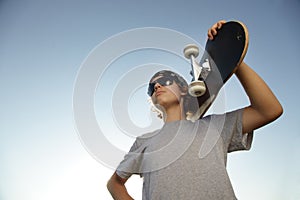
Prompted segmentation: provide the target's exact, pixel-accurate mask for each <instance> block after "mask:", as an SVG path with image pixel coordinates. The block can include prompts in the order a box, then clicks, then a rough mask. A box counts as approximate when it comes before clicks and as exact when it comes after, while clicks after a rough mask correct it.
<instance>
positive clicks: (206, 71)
mask: <svg viewBox="0 0 300 200" xmlns="http://www.w3.org/2000/svg"><path fill="white" fill-rule="evenodd" d="M248 42H249V39H248V30H247V27H246V26H245V25H244V24H243V23H242V22H239V21H229V22H226V23H225V24H223V25H222V28H221V29H219V30H218V34H217V35H216V36H215V37H214V39H213V40H207V42H206V45H205V51H204V53H203V55H202V57H201V59H200V61H199V62H197V60H196V58H197V56H198V55H199V48H198V47H197V46H196V45H194V44H190V45H187V46H186V47H185V48H184V50H183V52H184V56H185V57H186V58H187V59H189V60H190V62H191V68H192V70H191V75H192V77H193V78H192V81H191V83H190V84H189V87H188V92H189V94H190V95H191V96H193V97H195V98H197V101H198V105H199V109H198V110H197V111H196V112H195V111H194V116H193V119H194V120H195V119H199V118H202V117H203V116H204V114H205V113H206V111H207V110H208V109H209V107H210V106H211V105H212V103H213V101H214V100H215V98H216V96H217V94H218V92H219V91H220V89H221V88H222V86H223V85H224V84H225V83H226V82H227V81H228V79H229V78H230V77H231V76H232V74H233V73H234V72H235V70H236V69H237V67H238V66H239V65H240V63H241V62H242V61H243V59H244V57H245V55H246V52H247V49H248Z"/></svg>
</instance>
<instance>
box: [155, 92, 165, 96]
mask: <svg viewBox="0 0 300 200" xmlns="http://www.w3.org/2000/svg"><path fill="white" fill-rule="evenodd" d="M162 93H164V91H162V90H158V91H156V92H155V97H157V96H159V95H161V94H162Z"/></svg>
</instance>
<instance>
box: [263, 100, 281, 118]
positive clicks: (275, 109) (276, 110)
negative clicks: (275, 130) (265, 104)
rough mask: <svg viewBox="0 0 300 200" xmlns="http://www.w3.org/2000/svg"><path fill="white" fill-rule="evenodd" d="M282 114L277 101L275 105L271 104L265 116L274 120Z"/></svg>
mask: <svg viewBox="0 0 300 200" xmlns="http://www.w3.org/2000/svg"><path fill="white" fill-rule="evenodd" d="M282 114H283V107H282V106H281V104H280V103H278V104H277V105H276V106H272V109H270V111H269V113H268V115H267V118H268V119H269V121H274V120H276V119H278V118H279V117H280V116H281V115H282Z"/></svg>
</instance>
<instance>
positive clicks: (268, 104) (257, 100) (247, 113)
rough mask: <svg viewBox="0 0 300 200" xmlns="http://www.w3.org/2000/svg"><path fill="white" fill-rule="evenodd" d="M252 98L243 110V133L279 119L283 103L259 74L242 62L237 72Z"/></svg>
mask: <svg viewBox="0 0 300 200" xmlns="http://www.w3.org/2000/svg"><path fill="white" fill-rule="evenodd" d="M235 74H236V76H237V77H238V79H239V81H240V82H241V84H242V86H243V88H244V90H245V92H246V94H247V96H248V97H249V100H250V106H248V107H246V108H245V109H244V112H243V133H247V132H250V131H252V130H254V129H257V128H259V127H261V126H264V125H266V124H268V123H270V122H272V121H274V120H275V119H277V118H278V117H279V116H280V115H281V114H282V112H283V109H282V107H281V104H280V103H279V101H278V100H277V98H276V97H275V95H274V94H273V92H272V91H271V89H270V88H269V87H268V85H267V84H266V83H265V82H264V80H263V79H262V78H260V76H259V75H258V74H256V73H255V72H254V71H253V70H252V69H251V68H250V67H249V66H248V65H247V64H246V63H244V62H242V63H241V64H240V66H239V67H238V68H237V71H236V72H235Z"/></svg>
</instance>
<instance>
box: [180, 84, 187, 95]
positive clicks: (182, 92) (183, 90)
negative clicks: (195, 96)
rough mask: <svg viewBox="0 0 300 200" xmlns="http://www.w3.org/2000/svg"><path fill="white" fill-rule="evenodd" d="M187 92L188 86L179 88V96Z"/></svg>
mask: <svg viewBox="0 0 300 200" xmlns="http://www.w3.org/2000/svg"><path fill="white" fill-rule="evenodd" d="M187 93H188V87H187V86H184V87H182V88H181V96H185V95H187Z"/></svg>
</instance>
